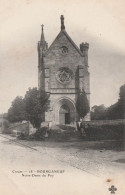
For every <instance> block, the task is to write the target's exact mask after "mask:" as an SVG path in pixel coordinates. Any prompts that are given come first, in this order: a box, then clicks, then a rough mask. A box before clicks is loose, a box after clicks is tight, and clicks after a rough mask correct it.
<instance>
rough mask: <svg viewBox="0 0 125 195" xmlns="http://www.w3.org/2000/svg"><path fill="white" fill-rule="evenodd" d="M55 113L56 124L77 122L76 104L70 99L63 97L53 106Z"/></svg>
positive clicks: (54, 120)
mask: <svg viewBox="0 0 125 195" xmlns="http://www.w3.org/2000/svg"><path fill="white" fill-rule="evenodd" d="M53 112H54V118H53V122H54V123H55V124H74V123H75V121H76V108H75V103H74V101H73V100H71V99H70V98H67V97H62V98H60V99H58V100H57V101H56V102H55V103H54V105H53ZM61 115H62V118H61Z"/></svg>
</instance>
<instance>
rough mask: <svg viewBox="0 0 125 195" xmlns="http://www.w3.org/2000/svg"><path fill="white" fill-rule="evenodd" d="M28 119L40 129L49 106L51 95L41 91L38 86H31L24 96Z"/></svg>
mask: <svg viewBox="0 0 125 195" xmlns="http://www.w3.org/2000/svg"><path fill="white" fill-rule="evenodd" d="M24 102H25V108H26V116H27V120H29V121H30V122H31V124H32V125H33V126H34V127H35V128H37V129H39V127H40V124H41V122H42V121H44V113H45V111H47V109H48V107H49V95H48V94H47V93H46V92H45V91H42V90H41V91H39V90H37V88H36V87H35V88H32V89H31V88H29V90H28V91H27V92H26V95H25V97H24Z"/></svg>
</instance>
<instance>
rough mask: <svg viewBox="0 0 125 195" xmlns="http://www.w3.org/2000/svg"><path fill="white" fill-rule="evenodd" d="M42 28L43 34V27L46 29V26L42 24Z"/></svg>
mask: <svg viewBox="0 0 125 195" xmlns="http://www.w3.org/2000/svg"><path fill="white" fill-rule="evenodd" d="M41 27H42V32H43V27H44V25H43V24H42V25H41Z"/></svg>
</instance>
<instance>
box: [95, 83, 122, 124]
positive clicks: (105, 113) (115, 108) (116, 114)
mask: <svg viewBox="0 0 125 195" xmlns="http://www.w3.org/2000/svg"><path fill="white" fill-rule="evenodd" d="M124 118H125V85H123V86H121V87H120V93H119V99H118V101H117V102H116V103H115V104H113V105H111V106H109V107H108V108H106V107H105V106H104V105H100V106H96V105H95V106H93V107H92V111H91V119H92V120H105V119H108V120H112V119H124Z"/></svg>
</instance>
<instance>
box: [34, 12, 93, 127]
mask: <svg viewBox="0 0 125 195" xmlns="http://www.w3.org/2000/svg"><path fill="white" fill-rule="evenodd" d="M60 19H61V31H60V32H59V34H58V35H57V37H56V39H55V40H54V41H53V43H52V44H51V45H50V47H49V48H48V44H47V42H46V41H45V38H44V32H43V25H42V34H41V39H40V41H39V42H38V87H39V89H42V90H45V91H46V92H48V93H50V109H49V110H48V112H46V113H45V121H52V122H53V123H54V124H74V122H75V121H77V120H79V116H78V113H77V111H76V106H75V104H76V99H77V96H78V93H79V92H80V91H81V90H84V91H85V93H86V95H87V98H88V101H89V103H90V83H89V77H90V76H89V72H88V49H89V44H88V43H81V44H80V49H79V48H78V47H77V46H76V44H75V43H74V42H73V40H72V39H71V38H70V36H69V35H68V34H67V32H66V30H65V25H64V17H63V16H62V15H61V18H60ZM85 120H90V112H89V113H88V114H87V115H86V117H85Z"/></svg>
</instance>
